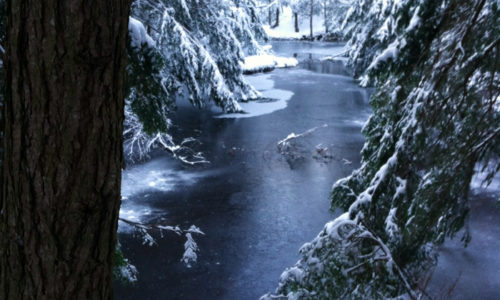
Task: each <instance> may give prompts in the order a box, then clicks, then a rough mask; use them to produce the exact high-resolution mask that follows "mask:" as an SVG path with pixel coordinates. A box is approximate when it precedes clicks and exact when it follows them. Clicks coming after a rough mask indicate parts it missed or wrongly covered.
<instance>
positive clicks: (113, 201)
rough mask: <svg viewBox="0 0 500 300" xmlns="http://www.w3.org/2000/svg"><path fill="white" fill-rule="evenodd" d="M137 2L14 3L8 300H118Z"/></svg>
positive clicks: (0, 278)
mask: <svg viewBox="0 0 500 300" xmlns="http://www.w3.org/2000/svg"><path fill="white" fill-rule="evenodd" d="M129 7H130V0H106V1H89V0H44V1H40V0H7V8H6V12H7V30H6V33H7V38H6V56H7V60H6V61H5V67H6V73H5V75H6V77H5V78H6V81H5V83H6V90H5V103H4V107H3V117H4V119H3V130H4V138H3V141H2V145H3V150H4V153H3V166H2V178H1V179H2V180H1V182H2V184H1V194H0V195H1V196H0V205H1V214H0V299H2V300H4V299H5V300H7V299H8V300H13V299H14V300H15V299H111V298H112V264H113V256H114V252H115V243H116V229H117V223H118V212H119V207H120V184H121V164H122V126H123V118H124V115H123V107H124V76H125V75H124V74H125V63H126V61H125V58H126V55H125V54H126V53H125V49H126V38H127V26H128V14H129V9H130V8H129Z"/></svg>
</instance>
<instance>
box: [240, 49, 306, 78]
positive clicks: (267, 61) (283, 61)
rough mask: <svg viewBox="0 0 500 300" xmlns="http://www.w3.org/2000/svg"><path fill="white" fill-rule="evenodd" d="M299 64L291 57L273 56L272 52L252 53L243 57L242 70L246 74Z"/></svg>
mask: <svg viewBox="0 0 500 300" xmlns="http://www.w3.org/2000/svg"><path fill="white" fill-rule="evenodd" d="M298 64H299V62H298V61H297V59H295V58H293V57H281V56H274V55H272V54H263V55H252V56H247V57H245V62H244V63H243V64H242V66H241V67H242V68H243V72H244V73H246V74H251V73H257V72H268V71H272V70H273V69H275V68H289V67H296V66H297V65H298Z"/></svg>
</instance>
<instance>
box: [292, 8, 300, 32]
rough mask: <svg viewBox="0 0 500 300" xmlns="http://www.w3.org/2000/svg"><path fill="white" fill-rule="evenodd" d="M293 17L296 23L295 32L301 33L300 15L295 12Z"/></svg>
mask: <svg viewBox="0 0 500 300" xmlns="http://www.w3.org/2000/svg"><path fill="white" fill-rule="evenodd" d="M293 17H294V19H295V22H294V24H295V32H299V14H298V13H296V12H294V13H293Z"/></svg>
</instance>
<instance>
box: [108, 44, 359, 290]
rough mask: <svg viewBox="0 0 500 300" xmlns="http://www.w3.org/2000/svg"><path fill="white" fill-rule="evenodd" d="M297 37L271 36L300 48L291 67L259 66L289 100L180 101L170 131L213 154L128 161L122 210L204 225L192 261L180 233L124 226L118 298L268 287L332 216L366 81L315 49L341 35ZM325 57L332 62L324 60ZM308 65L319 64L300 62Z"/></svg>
mask: <svg viewBox="0 0 500 300" xmlns="http://www.w3.org/2000/svg"><path fill="white" fill-rule="evenodd" d="M301 45H302V44H287V42H284V44H277V45H275V51H276V52H278V53H280V54H282V55H287V56H292V55H293V53H297V54H298V55H297V56H298V58H299V59H300V60H301V65H300V66H299V67H298V68H294V69H286V70H283V69H281V70H275V71H274V72H272V73H270V74H267V75H256V76H268V77H267V81H269V80H272V81H273V82H274V88H276V89H280V90H287V91H292V92H293V93H294V95H293V97H292V98H291V99H290V100H289V101H288V106H287V107H286V108H285V109H282V110H278V111H275V112H273V113H271V114H267V115H262V116H258V117H253V118H245V119H214V118H213V117H212V113H210V112H204V113H200V112H199V111H197V110H194V109H191V108H189V107H188V106H182V105H181V107H180V109H179V111H178V113H177V117H176V120H175V123H176V124H178V125H179V128H182V131H181V130H180V129H178V131H179V132H177V133H178V134H182V135H184V136H193V135H194V136H196V137H197V138H198V139H199V140H200V141H201V142H202V145H201V146H200V147H199V148H200V150H201V151H203V152H204V153H205V154H206V156H207V158H208V159H209V160H210V161H211V164H210V165H207V166H203V167H196V168H192V167H187V166H182V165H180V164H179V163H178V162H175V161H173V160H172V159H171V158H170V157H169V155H166V154H165V155H161V156H158V157H156V158H154V159H152V160H151V161H149V162H148V163H146V164H142V165H137V166H133V167H131V168H129V169H128V170H126V171H125V173H124V180H123V185H124V187H123V189H124V194H125V195H126V196H127V199H126V200H125V201H124V203H123V208H122V209H123V211H124V213H122V215H125V216H126V217H129V218H130V217H136V218H138V219H141V220H142V221H145V222H153V223H154V222H156V221H162V222H163V223H166V224H171V225H176V224H178V225H181V227H184V228H187V227H189V226H190V225H191V224H195V225H196V226H198V227H200V228H201V230H203V231H204V232H205V233H206V236H203V237H197V238H196V237H195V238H196V240H197V242H198V246H199V247H200V253H199V257H198V262H197V263H196V264H194V265H193V266H192V267H191V268H186V266H184V265H183V264H182V263H181V262H180V258H181V257H182V253H183V243H184V239H183V238H182V237H177V236H176V235H175V234H167V235H166V236H165V237H164V238H161V239H158V240H157V241H158V245H157V246H153V247H148V246H143V245H142V244H141V241H140V240H139V239H137V238H134V237H133V236H132V235H131V234H129V233H126V232H125V233H123V232H122V233H121V234H120V242H121V245H122V249H123V252H124V254H125V256H126V257H127V258H129V260H130V261H131V262H132V263H133V264H134V265H136V267H137V269H138V271H139V281H138V282H137V283H136V284H134V285H132V286H123V285H117V286H116V289H115V294H116V299H258V297H260V296H261V295H262V294H264V293H266V292H270V291H273V290H274V288H275V287H276V285H277V282H278V279H279V276H280V274H281V273H282V271H283V270H284V269H285V268H286V267H289V266H292V265H293V264H294V263H295V262H296V261H297V260H298V258H299V256H298V249H299V248H300V246H301V245H302V244H304V243H305V242H307V241H309V240H311V239H312V238H313V237H314V236H316V234H318V232H319V231H320V230H321V229H322V228H323V226H324V224H325V223H326V222H327V221H328V220H331V219H332V218H333V217H334V216H335V214H332V213H330V212H329V192H330V188H331V186H332V184H333V183H334V182H335V181H336V180H337V179H339V178H341V177H344V176H346V175H348V174H350V172H351V171H352V170H353V169H354V168H356V167H358V166H359V160H360V156H359V152H360V150H361V147H362V145H363V142H364V140H363V137H362V135H361V133H360V129H361V126H362V124H363V122H364V121H365V120H366V118H367V116H368V114H369V109H368V104H367V92H366V91H365V90H363V89H360V88H359V87H358V86H357V85H356V83H355V82H354V81H353V80H352V79H351V78H350V77H346V76H343V75H344V74H347V73H346V71H345V69H343V67H342V64H341V63H339V62H335V63H332V62H326V63H325V62H320V61H319V60H318V59H317V58H318V56H321V55H328V54H329V53H338V52H339V51H341V49H342V48H341V47H342V46H341V45H335V44H319V43H318V44H315V45H314V46H313V45H311V46H310V47H306V49H304V47H302V48H301V47H300V46H301ZM301 51H303V52H301ZM306 51H309V52H306ZM318 52H319V54H318ZM309 54H311V56H313V57H311V59H314V61H312V60H311V59H309ZM315 64H316V65H315ZM324 64H330V65H332V66H333V65H335V67H331V68H328V67H327V68H324V69H322V67H321V66H322V65H324ZM304 66H309V67H304ZM313 66H315V67H317V68H318V69H317V70H316V71H318V70H319V71H320V72H312V71H308V70H307V69H314V68H313ZM336 69H338V70H340V71H338V72H335V70H336ZM322 70H324V72H325V73H321V72H322ZM328 73H334V74H328ZM339 74H340V75H339ZM253 79H256V78H253ZM257 79H258V78H257ZM257 82H258V80H257ZM256 87H257V88H259V86H256ZM318 126H319V127H320V128H318V129H317V130H316V131H314V132H312V133H311V134H309V135H307V136H305V137H303V138H299V139H297V143H296V144H294V146H295V147H294V149H292V150H293V151H292V152H293V153H291V155H290V153H289V155H286V156H284V155H282V154H280V153H278V150H277V143H278V141H280V140H282V139H284V138H286V137H287V136H288V135H289V134H290V133H292V132H294V133H296V134H299V133H302V132H305V131H307V130H308V129H311V128H314V127H318ZM322 126H327V127H322ZM350 162H352V163H350Z"/></svg>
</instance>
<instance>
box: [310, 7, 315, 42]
mask: <svg viewBox="0 0 500 300" xmlns="http://www.w3.org/2000/svg"><path fill="white" fill-rule="evenodd" d="M310 8H311V10H310V11H309V37H310V38H311V40H312V39H313V12H314V10H313V8H314V0H311V1H310Z"/></svg>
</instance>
